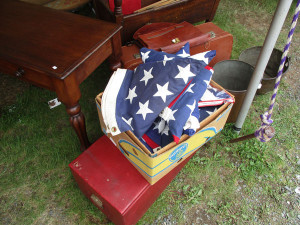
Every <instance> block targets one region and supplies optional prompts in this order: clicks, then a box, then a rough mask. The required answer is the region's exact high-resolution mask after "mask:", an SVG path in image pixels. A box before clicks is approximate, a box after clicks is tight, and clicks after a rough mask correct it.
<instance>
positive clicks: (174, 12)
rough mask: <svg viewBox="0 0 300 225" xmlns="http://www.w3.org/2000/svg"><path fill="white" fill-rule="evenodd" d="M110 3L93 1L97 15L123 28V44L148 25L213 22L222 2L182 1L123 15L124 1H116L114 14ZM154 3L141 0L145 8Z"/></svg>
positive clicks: (215, 0)
mask: <svg viewBox="0 0 300 225" xmlns="http://www.w3.org/2000/svg"><path fill="white" fill-rule="evenodd" d="M108 1H109V0H93V2H94V7H95V11H96V15H97V17H98V18H99V19H101V20H107V21H113V22H116V23H118V24H120V25H122V26H123V30H122V41H123V43H126V42H128V41H130V40H132V36H133V33H134V32H135V31H136V30H137V29H139V28H140V27H142V26H143V25H145V24H147V23H155V22H173V23H179V22H182V21H187V22H190V23H195V22H200V21H206V22H208V21H212V20H213V18H214V16H215V13H216V10H217V7H218V5H219V2H220V0H181V1H174V2H173V3H171V4H168V5H164V6H161V7H158V8H155V9H148V10H146V11H143V12H139V13H132V14H129V15H123V14H122V0H114V3H115V9H114V12H112V11H111V10H110V8H109V5H108ZM154 2H158V0H141V5H142V7H145V6H147V5H149V4H151V3H154Z"/></svg>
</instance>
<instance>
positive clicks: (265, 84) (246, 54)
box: [239, 46, 290, 94]
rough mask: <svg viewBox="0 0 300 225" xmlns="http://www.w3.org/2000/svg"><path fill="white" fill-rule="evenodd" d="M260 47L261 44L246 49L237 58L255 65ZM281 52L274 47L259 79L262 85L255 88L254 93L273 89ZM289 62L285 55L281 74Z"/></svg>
mask: <svg viewBox="0 0 300 225" xmlns="http://www.w3.org/2000/svg"><path fill="white" fill-rule="evenodd" d="M261 49H262V47H261V46H256V47H252V48H249V49H246V50H245V51H243V52H242V53H241V54H240V56H239V60H240V61H243V62H246V63H249V64H250V65H251V66H253V67H255V66H256V63H257V59H258V57H259V54H260V51H261ZM282 54H283V53H282V51H280V50H278V49H275V48H274V49H273V51H272V54H271V56H270V59H269V62H268V64H267V67H266V69H265V72H264V76H263V79H262V81H261V85H262V86H261V88H260V89H258V90H257V92H256V94H265V93H267V92H269V91H272V90H273V88H274V86H275V81H276V76H277V72H278V68H279V66H280V61H281V56H282ZM289 62H290V58H289V57H287V58H286V60H285V64H284V67H283V71H282V74H284V73H285V72H286V71H287V70H288V68H289Z"/></svg>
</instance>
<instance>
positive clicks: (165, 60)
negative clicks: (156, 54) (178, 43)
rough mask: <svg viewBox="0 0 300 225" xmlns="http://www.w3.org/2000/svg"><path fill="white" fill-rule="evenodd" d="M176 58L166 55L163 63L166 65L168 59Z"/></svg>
mask: <svg viewBox="0 0 300 225" xmlns="http://www.w3.org/2000/svg"><path fill="white" fill-rule="evenodd" d="M172 59H174V57H170V58H168V56H166V55H164V59H163V64H164V66H166V63H167V61H169V60H172Z"/></svg>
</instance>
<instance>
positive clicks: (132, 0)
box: [109, 0, 141, 15]
mask: <svg viewBox="0 0 300 225" xmlns="http://www.w3.org/2000/svg"><path fill="white" fill-rule="evenodd" d="M109 8H110V10H111V11H112V12H114V10H115V3H114V0H109ZM140 8H141V0H123V1H122V13H123V15H128V14H132V13H133V12H134V11H135V10H138V9H140Z"/></svg>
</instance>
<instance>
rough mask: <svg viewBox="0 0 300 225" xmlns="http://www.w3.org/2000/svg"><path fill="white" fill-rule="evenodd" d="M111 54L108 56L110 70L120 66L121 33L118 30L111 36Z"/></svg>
mask: <svg viewBox="0 0 300 225" xmlns="http://www.w3.org/2000/svg"><path fill="white" fill-rule="evenodd" d="M111 42H112V54H111V56H110V58H109V62H110V69H111V70H112V71H115V70H117V69H118V68H120V67H121V56H122V51H121V47H122V42H121V34H120V32H118V33H116V34H115V35H114V36H113V37H112V38H111Z"/></svg>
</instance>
